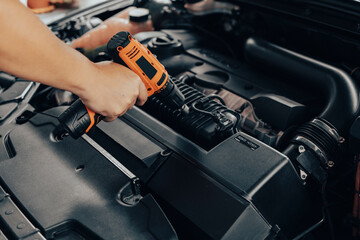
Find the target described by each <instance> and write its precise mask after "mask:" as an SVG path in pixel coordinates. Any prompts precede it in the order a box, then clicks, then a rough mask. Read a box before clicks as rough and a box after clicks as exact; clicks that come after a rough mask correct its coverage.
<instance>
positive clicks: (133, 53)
mask: <svg viewBox="0 0 360 240" xmlns="http://www.w3.org/2000/svg"><path fill="white" fill-rule="evenodd" d="M129 40H130V43H129V44H128V45H127V46H126V47H125V48H122V47H118V49H117V50H118V52H119V57H120V58H121V59H122V60H123V61H124V62H125V63H126V65H127V66H128V67H129V68H130V69H131V70H132V71H133V72H135V73H136V74H137V75H138V76H139V77H140V78H141V80H142V82H143V83H144V84H145V87H146V89H147V93H148V96H151V95H153V94H154V93H157V92H160V91H161V90H163V89H164V88H165V87H166V84H167V82H168V77H169V76H168V73H167V71H166V70H165V67H164V66H163V65H162V64H161V63H160V62H159V61H158V60H157V59H156V58H155V57H154V56H153V55H152V53H151V52H150V51H149V50H148V49H147V48H146V47H145V46H144V45H142V44H141V43H139V42H138V41H137V40H136V39H134V38H132V37H131V36H129ZM141 57H144V58H145V59H146V60H147V61H148V62H149V63H150V64H151V66H153V67H154V68H155V69H156V71H157V72H156V74H155V75H154V76H153V77H152V78H151V79H150V78H149V77H148V76H147V75H146V74H145V72H144V71H143V70H142V69H141V68H140V67H139V65H138V64H137V63H136V62H137V61H138V60H139V59H140V58H141ZM163 74H165V79H164V80H163V81H162V83H161V84H160V85H158V82H159V80H160V79H161V77H162V76H163Z"/></svg>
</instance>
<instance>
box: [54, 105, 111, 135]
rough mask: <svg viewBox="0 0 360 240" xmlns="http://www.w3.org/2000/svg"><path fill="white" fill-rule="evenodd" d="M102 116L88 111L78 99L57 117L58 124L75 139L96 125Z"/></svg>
mask: <svg viewBox="0 0 360 240" xmlns="http://www.w3.org/2000/svg"><path fill="white" fill-rule="evenodd" d="M102 119H104V116H102V115H100V114H97V113H95V112H93V111H91V110H90V109H88V108H87V107H86V106H85V105H84V104H83V103H82V101H81V100H80V99H78V100H76V101H75V102H74V103H73V104H72V105H71V106H70V107H69V108H68V109H66V111H65V112H63V113H62V114H61V115H60V116H59V121H60V123H61V124H62V125H63V126H64V127H65V129H66V131H67V132H68V133H69V135H70V136H72V137H73V138H75V139H77V138H79V137H81V136H82V135H83V134H84V133H87V132H89V131H90V129H91V128H92V127H93V126H95V125H96V124H98V123H99V122H100V121H101V120H102Z"/></svg>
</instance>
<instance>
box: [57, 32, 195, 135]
mask: <svg viewBox="0 0 360 240" xmlns="http://www.w3.org/2000/svg"><path fill="white" fill-rule="evenodd" d="M107 49H108V53H109V55H110V56H111V57H112V58H113V60H114V62H116V63H120V64H124V63H125V65H126V66H128V67H129V68H130V69H131V70H132V71H133V72H135V73H136V74H137V75H138V76H139V77H140V78H141V80H142V81H143V83H144V84H145V87H146V89H147V92H148V96H151V95H153V94H156V95H157V96H158V97H159V98H161V99H162V101H164V102H166V103H167V104H170V105H173V106H174V107H176V108H178V109H180V110H182V111H184V112H187V111H188V107H187V106H186V105H185V98H184V95H183V94H182V93H181V92H180V90H179V89H178V88H177V86H176V85H175V84H174V83H173V81H172V80H171V78H170V76H169V75H168V73H167V71H166V70H165V67H164V66H163V65H162V64H161V63H160V62H159V61H158V60H157V59H156V58H155V57H154V56H153V55H152V54H151V52H150V51H149V50H148V49H147V48H146V47H145V46H144V45H142V44H141V43H139V42H138V41H137V40H136V39H134V38H133V37H132V36H131V34H130V33H128V32H125V31H124V32H119V33H117V34H116V35H115V36H113V37H112V38H111V40H110V41H109V42H108V44H107ZM102 119H103V116H101V115H100V114H97V113H94V112H93V111H91V110H90V109H88V108H87V107H86V106H85V105H84V104H83V103H82V102H81V100H80V99H78V100H76V101H75V102H74V103H73V104H72V105H71V106H70V107H69V108H68V109H67V110H66V111H65V112H63V113H62V114H61V115H60V116H59V121H60V125H59V126H58V127H57V128H56V129H55V131H54V132H53V134H54V137H55V138H56V139H57V140H61V139H62V138H64V137H65V136H67V135H70V136H72V137H73V138H75V139H77V138H79V137H81V136H82V135H83V134H84V133H87V132H89V131H90V129H91V128H92V127H94V126H95V125H96V124H98V123H99V122H100V121H101V120H102Z"/></svg>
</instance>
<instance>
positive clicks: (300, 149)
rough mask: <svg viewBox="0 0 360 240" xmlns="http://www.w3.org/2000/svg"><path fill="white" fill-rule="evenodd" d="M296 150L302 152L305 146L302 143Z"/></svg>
mask: <svg viewBox="0 0 360 240" xmlns="http://www.w3.org/2000/svg"><path fill="white" fill-rule="evenodd" d="M298 150H299V153H303V152H305V151H306V149H305V147H304V146H303V145H300V146H299V148H298Z"/></svg>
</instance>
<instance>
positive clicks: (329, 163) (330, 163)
mask: <svg viewBox="0 0 360 240" xmlns="http://www.w3.org/2000/svg"><path fill="white" fill-rule="evenodd" d="M327 165H328V167H330V168H331V167H333V166H334V165H335V163H334V162H333V161H329V162H328V164H327Z"/></svg>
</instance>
